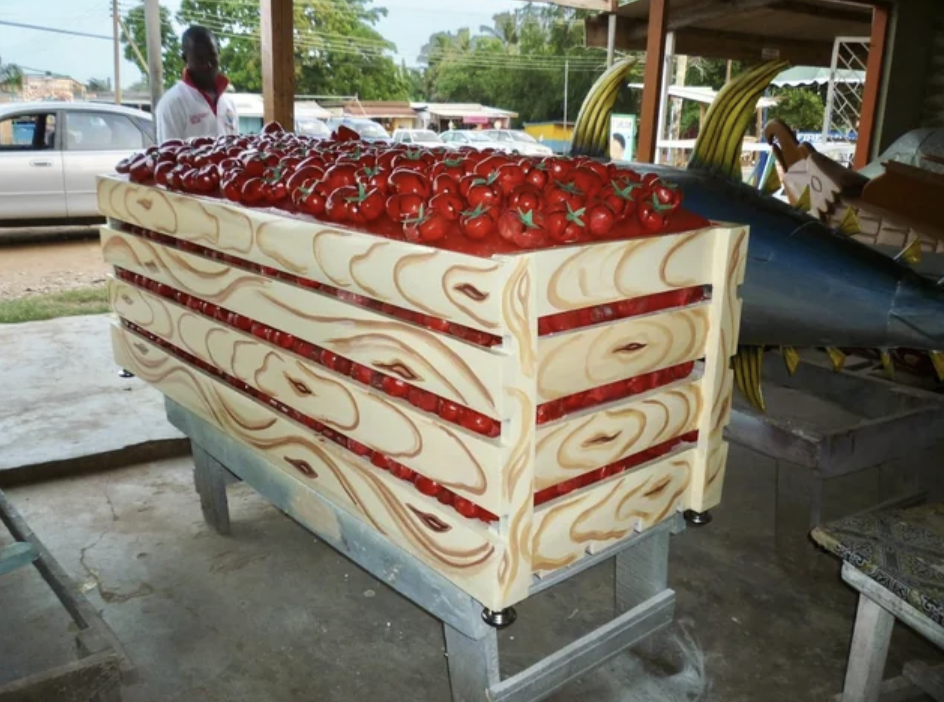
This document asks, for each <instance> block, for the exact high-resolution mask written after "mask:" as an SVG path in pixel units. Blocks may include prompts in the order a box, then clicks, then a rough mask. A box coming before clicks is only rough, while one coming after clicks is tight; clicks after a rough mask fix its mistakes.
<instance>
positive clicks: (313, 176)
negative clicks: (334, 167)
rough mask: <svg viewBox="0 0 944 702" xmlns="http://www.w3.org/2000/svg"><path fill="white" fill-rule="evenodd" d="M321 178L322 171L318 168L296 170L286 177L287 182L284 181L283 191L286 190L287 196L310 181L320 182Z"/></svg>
mask: <svg viewBox="0 0 944 702" xmlns="http://www.w3.org/2000/svg"><path fill="white" fill-rule="evenodd" d="M323 177H324V169H322V168H319V167H318V166H304V167H302V168H298V169H297V170H296V171H295V172H294V173H292V174H291V175H290V176H289V177H288V180H286V181H285V189H286V190H288V192H289V195H291V194H292V193H294V192H295V190H297V189H298V188H300V187H301V186H303V185H304V184H305V183H306V182H308V181H311V180H321V179H322V178H323Z"/></svg>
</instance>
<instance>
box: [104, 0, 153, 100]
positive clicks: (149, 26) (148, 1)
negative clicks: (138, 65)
mask: <svg viewBox="0 0 944 702" xmlns="http://www.w3.org/2000/svg"><path fill="white" fill-rule="evenodd" d="M144 30H145V34H146V36H147V58H148V85H149V86H150V88H151V113H152V114H154V113H155V111H156V110H157V103H158V102H160V100H161V95H163V94H164V64H163V61H164V57H163V56H162V55H161V8H160V5H158V2H157V0H145V3H144ZM115 87H116V89H117V86H115Z"/></svg>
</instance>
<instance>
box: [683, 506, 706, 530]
mask: <svg viewBox="0 0 944 702" xmlns="http://www.w3.org/2000/svg"><path fill="white" fill-rule="evenodd" d="M682 516H684V517H685V521H686V522H688V523H689V524H691V525H692V526H695V527H700V526H706V525H708V524H711V520H712V519H713V517H712V516H711V512H696V511H695V510H693V509H687V510H685V511H684V512H683V513H682Z"/></svg>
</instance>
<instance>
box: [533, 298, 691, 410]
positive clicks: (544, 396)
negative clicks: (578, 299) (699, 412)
mask: <svg viewBox="0 0 944 702" xmlns="http://www.w3.org/2000/svg"><path fill="white" fill-rule="evenodd" d="M708 332H709V321H708V304H707V303H699V304H696V305H691V306H689V307H682V308H678V309H674V310H670V311H667V312H657V313H653V314H648V315H643V316H641V317H630V318H627V319H624V320H620V321H618V322H610V323H608V324H599V325H596V326H593V327H588V328H586V329H578V330H576V331H572V332H564V333H561V334H554V335H551V336H547V337H542V338H541V339H540V340H539V341H538V387H537V390H538V402H539V403H540V402H547V401H549V400H554V399H557V398H559V397H564V396H566V395H572V394H574V393H576V392H581V391H583V390H589V389H590V388H595V387H598V386H600V385H606V384H607V383H612V382H614V381H617V380H623V379H625V378H632V377H634V376H637V375H642V374H643V373H648V372H650V371H654V370H659V369H662V368H667V367H669V366H674V365H677V364H679V363H684V362H686V361H694V360H696V359H699V358H701V357H703V356H704V355H705V339H706V337H707V335H708Z"/></svg>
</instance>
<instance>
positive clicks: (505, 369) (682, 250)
mask: <svg viewBox="0 0 944 702" xmlns="http://www.w3.org/2000/svg"><path fill="white" fill-rule="evenodd" d="M98 198H99V206H100V209H101V211H102V213H103V214H105V215H106V216H107V217H108V224H107V226H105V227H103V229H102V246H103V250H104V255H105V258H106V260H107V262H108V263H109V264H111V265H112V266H114V269H115V275H114V277H113V279H112V280H110V282H109V293H110V301H111V305H112V309H113V310H114V312H115V314H116V315H117V321H116V324H115V326H114V327H113V331H112V343H113V348H114V355H115V360H116V361H117V363H119V364H120V365H121V366H122V367H124V368H126V369H128V370H130V371H131V372H133V373H134V374H135V375H137V376H138V377H139V378H141V379H143V380H144V381H146V382H148V383H150V384H152V385H154V386H155V387H156V388H158V389H159V390H160V391H161V392H162V393H164V394H165V395H166V396H168V397H170V398H172V399H173V400H174V401H175V402H177V403H179V404H181V405H183V406H184V407H186V408H188V409H189V410H191V411H192V412H194V413H196V414H197V415H199V416H200V417H202V418H203V419H205V420H207V421H208V422H210V423H211V424H213V425H214V426H216V427H218V428H219V429H221V430H222V431H223V432H225V433H227V434H228V435H229V436H231V437H232V438H234V439H236V440H237V441H239V442H241V443H242V444H244V445H245V446H247V447H248V448H249V449H251V450H253V451H255V452H257V453H258V454H260V455H261V456H262V457H263V458H264V459H265V461H266V462H267V465H268V466H269V468H270V469H271V470H272V471H281V472H283V473H285V474H287V475H290V476H291V477H292V479H293V485H294V486H295V488H294V489H295V493H294V494H293V498H292V503H293V508H294V509H297V510H298V511H300V512H304V510H305V509H306V501H309V502H311V501H313V498H312V495H313V493H318V494H320V495H321V496H323V497H326V498H327V499H329V500H330V501H332V502H333V503H334V504H336V505H337V506H339V507H340V508H342V509H346V510H348V511H349V512H351V513H352V514H354V515H355V516H357V517H358V518H360V519H361V520H363V521H364V522H365V523H366V524H368V525H369V526H371V527H372V528H374V529H376V530H377V531H378V532H380V533H382V534H383V535H384V536H385V537H386V538H387V539H389V540H390V541H392V542H393V543H395V544H397V545H398V546H400V547H401V548H403V549H405V550H406V551H408V552H409V553H411V554H413V555H414V556H416V557H418V558H419V559H421V560H422V561H423V562H424V563H426V564H427V565H428V566H429V567H430V568H433V569H435V570H436V571H438V572H439V573H441V574H442V575H443V576H445V577H446V578H448V579H449V580H450V581H452V582H453V583H455V584H456V585H457V586H459V587H460V588H462V589H463V590H465V591H466V592H468V593H469V594H470V595H472V596H473V597H475V598H476V599H477V600H479V601H480V602H481V603H482V604H483V605H485V606H487V607H489V608H491V609H500V608H503V607H507V606H509V605H512V604H514V603H516V602H518V601H520V600H522V599H524V598H525V597H527V595H528V591H529V588H530V586H531V584H532V582H533V581H534V578H541V577H546V576H547V575H548V574H550V573H553V572H554V571H556V570H558V569H560V568H564V567H566V566H568V565H570V564H573V563H575V562H576V561H578V560H579V559H581V558H583V557H584V556H585V555H586V554H592V553H594V552H595V551H597V550H599V549H602V548H605V547H608V546H611V545H613V544H614V543H616V542H617V541H619V540H621V539H625V538H628V537H629V536H631V535H632V534H633V533H634V532H636V531H639V530H643V529H646V528H648V527H650V526H652V525H654V524H656V523H658V522H660V521H662V520H664V519H667V518H669V517H670V516H672V515H673V514H674V513H675V512H676V511H678V510H683V509H693V510H697V511H703V510H706V509H709V508H711V507H713V506H714V505H716V504H717V503H718V502H719V500H720V498H721V488H722V482H723V478H724V466H725V460H726V455H727V445H726V444H725V442H724V441H723V440H722V432H723V429H724V426H725V425H726V423H727V421H728V416H729V410H730V402H731V390H732V373H731V371H730V369H729V365H730V357H731V356H732V355H733V354H734V352H735V350H736V348H737V335H738V323H739V315H740V300H739V299H738V294H737V292H738V286H739V284H740V282H741V280H742V277H743V272H744V263H745V255H746V251H747V238H748V237H747V231H746V229H744V228H742V227H735V226H722V225H718V226H712V227H708V228H704V229H698V230H695V231H689V232H683V233H679V234H666V235H661V236H651V237H645V238H638V239H631V240H623V241H608V242H603V243H593V244H589V245H582V246H567V247H558V248H552V249H546V250H541V251H530V252H522V253H518V254H514V255H503V256H493V257H491V258H483V257H476V256H471V255H467V254H462V253H457V252H453V251H448V250H443V249H434V248H429V247H426V246H421V245H416V244H411V243H407V242H404V241H396V240H389V239H383V238H380V237H377V236H373V235H369V234H364V233H360V232H357V231H353V230H351V229H345V228H339V227H335V226H330V225H326V224H323V223H319V222H316V221H313V220H310V219H301V218H295V217H292V216H287V215H285V214H281V213H277V212H276V211H273V210H254V209H248V208H244V207H240V206H237V205H234V204H230V203H227V202H225V201H222V200H218V199H211V198H199V197H193V196H189V195H182V194H174V193H170V192H167V191H165V190H162V189H158V188H154V187H148V186H142V185H135V184H132V183H130V182H128V181H127V180H126V179H123V178H121V177H103V178H101V179H100V180H99V183H98Z"/></svg>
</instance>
